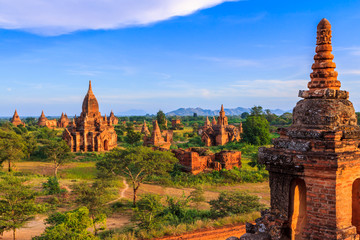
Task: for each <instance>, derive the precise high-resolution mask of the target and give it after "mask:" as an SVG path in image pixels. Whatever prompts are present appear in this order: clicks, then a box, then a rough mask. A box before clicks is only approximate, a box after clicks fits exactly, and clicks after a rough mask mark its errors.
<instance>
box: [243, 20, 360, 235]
mask: <svg viewBox="0 0 360 240" xmlns="http://www.w3.org/2000/svg"><path fill="white" fill-rule="evenodd" d="M316 44H317V47H316V55H315V57H314V59H315V63H314V64H313V66H312V69H313V73H311V75H310V77H311V81H310V82H309V84H308V87H309V90H307V91H300V92H299V96H300V97H302V98H303V100H300V101H299V102H298V103H297V104H296V106H295V108H294V110H293V124H292V125H291V126H290V127H289V128H282V129H279V133H280V137H279V138H277V139H274V140H273V144H274V146H273V147H272V148H260V149H259V161H260V162H261V163H263V164H265V165H266V169H267V170H268V171H269V174H270V177H269V178H270V189H271V208H270V210H267V211H264V212H262V217H261V218H260V219H257V220H256V225H251V224H247V229H246V230H247V234H245V235H243V236H242V237H241V238H240V239H242V240H246V239H318V240H320V239H321V240H330V239H349V240H350V239H352V240H355V239H359V235H358V234H357V233H360V150H359V144H360V129H359V126H358V125H357V118H356V115H355V110H354V107H353V105H352V103H351V102H350V101H349V100H348V97H349V94H348V92H346V91H342V90H340V85H341V84H340V82H339V81H338V80H337V72H336V71H334V69H335V63H333V62H332V60H333V58H334V57H333V55H332V54H331V50H332V46H331V25H330V23H329V22H328V21H327V20H326V19H323V20H321V21H320V23H319V25H318V28H317V43H316Z"/></svg>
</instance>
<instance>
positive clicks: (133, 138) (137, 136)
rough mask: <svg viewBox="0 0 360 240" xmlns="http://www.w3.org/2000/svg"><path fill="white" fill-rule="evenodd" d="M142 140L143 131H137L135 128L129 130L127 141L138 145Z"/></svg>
mask: <svg viewBox="0 0 360 240" xmlns="http://www.w3.org/2000/svg"><path fill="white" fill-rule="evenodd" d="M140 140H141V133H140V132H135V131H133V130H130V131H128V132H127V134H126V137H125V142H127V143H128V144H130V145H136V144H138V143H139V142H140Z"/></svg>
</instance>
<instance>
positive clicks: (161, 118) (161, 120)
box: [156, 110, 167, 129]
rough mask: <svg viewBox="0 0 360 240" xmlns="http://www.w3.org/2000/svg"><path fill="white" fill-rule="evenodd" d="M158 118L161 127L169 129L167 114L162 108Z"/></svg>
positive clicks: (157, 115)
mask: <svg viewBox="0 0 360 240" xmlns="http://www.w3.org/2000/svg"><path fill="white" fill-rule="evenodd" d="M156 120H157V122H158V124H159V127H160V129H167V126H165V125H166V116H165V113H164V112H163V111H162V110H159V111H158V112H157V114H156Z"/></svg>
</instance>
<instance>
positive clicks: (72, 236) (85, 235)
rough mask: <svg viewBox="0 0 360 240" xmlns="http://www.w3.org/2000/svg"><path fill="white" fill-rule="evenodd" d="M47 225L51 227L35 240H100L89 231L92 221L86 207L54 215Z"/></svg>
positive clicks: (47, 221) (34, 239) (50, 217)
mask: <svg viewBox="0 0 360 240" xmlns="http://www.w3.org/2000/svg"><path fill="white" fill-rule="evenodd" d="M46 224H47V225H49V226H48V227H46V228H45V231H44V233H43V234H41V236H38V237H34V238H33V240H50V239H51V240H64V239H67V240H79V239H81V240H98V238H97V237H96V236H94V235H93V234H92V233H91V232H89V231H88V230H87V229H88V228H89V227H91V219H90V217H89V210H88V209H87V208H86V207H81V208H79V209H76V210H74V211H70V212H65V213H59V212H58V213H55V214H52V215H51V216H49V218H48V219H46Z"/></svg>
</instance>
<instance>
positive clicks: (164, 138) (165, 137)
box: [141, 120, 173, 149]
mask: <svg viewBox="0 0 360 240" xmlns="http://www.w3.org/2000/svg"><path fill="white" fill-rule="evenodd" d="M143 129H144V131H143V130H141V132H142V133H143V132H146V129H147V126H146V122H145V121H144V125H143ZM147 131H149V129H147ZM172 141H173V131H171V130H164V131H161V130H160V127H159V124H158V122H157V120H155V121H154V122H153V129H152V133H151V135H149V134H145V135H144V146H155V147H158V148H163V149H170V146H171V143H172Z"/></svg>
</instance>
